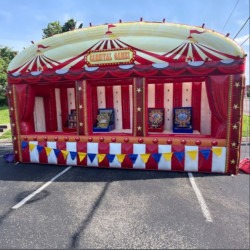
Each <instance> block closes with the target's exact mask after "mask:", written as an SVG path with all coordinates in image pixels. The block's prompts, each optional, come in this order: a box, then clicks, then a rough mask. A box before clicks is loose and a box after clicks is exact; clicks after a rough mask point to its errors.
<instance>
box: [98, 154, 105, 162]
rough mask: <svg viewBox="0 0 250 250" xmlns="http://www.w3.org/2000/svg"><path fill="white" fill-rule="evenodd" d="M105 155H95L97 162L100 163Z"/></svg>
mask: <svg viewBox="0 0 250 250" xmlns="http://www.w3.org/2000/svg"><path fill="white" fill-rule="evenodd" d="M105 156H106V154H97V158H98V162H102V161H103V160H104V158H105Z"/></svg>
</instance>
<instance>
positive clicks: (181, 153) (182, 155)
mask: <svg viewBox="0 0 250 250" xmlns="http://www.w3.org/2000/svg"><path fill="white" fill-rule="evenodd" d="M174 155H175V157H176V158H177V159H178V161H180V162H181V161H182V160H183V158H184V152H174Z"/></svg>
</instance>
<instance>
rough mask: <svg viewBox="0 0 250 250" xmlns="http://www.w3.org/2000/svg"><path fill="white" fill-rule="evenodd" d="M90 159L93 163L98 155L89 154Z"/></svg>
mask: <svg viewBox="0 0 250 250" xmlns="http://www.w3.org/2000/svg"><path fill="white" fill-rule="evenodd" d="M88 157H89V159H90V161H91V162H93V160H94V159H95V157H96V154H88Z"/></svg>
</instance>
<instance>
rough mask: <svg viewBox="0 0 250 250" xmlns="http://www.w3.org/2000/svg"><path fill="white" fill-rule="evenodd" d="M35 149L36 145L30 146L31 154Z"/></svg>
mask: <svg viewBox="0 0 250 250" xmlns="http://www.w3.org/2000/svg"><path fill="white" fill-rule="evenodd" d="M35 147H36V144H29V149H30V152H32V151H33V150H34V148H35Z"/></svg>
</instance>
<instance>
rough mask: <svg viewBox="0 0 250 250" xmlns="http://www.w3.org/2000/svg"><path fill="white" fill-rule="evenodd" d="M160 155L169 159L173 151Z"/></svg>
mask: <svg viewBox="0 0 250 250" xmlns="http://www.w3.org/2000/svg"><path fill="white" fill-rule="evenodd" d="M162 155H163V157H164V159H165V160H166V161H171V158H172V155H173V152H168V153H163V154H162Z"/></svg>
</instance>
